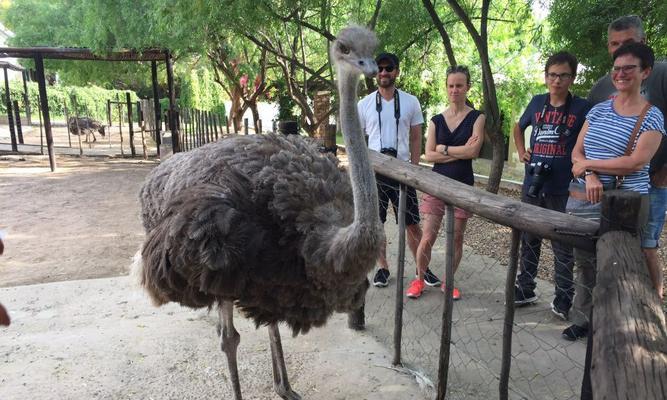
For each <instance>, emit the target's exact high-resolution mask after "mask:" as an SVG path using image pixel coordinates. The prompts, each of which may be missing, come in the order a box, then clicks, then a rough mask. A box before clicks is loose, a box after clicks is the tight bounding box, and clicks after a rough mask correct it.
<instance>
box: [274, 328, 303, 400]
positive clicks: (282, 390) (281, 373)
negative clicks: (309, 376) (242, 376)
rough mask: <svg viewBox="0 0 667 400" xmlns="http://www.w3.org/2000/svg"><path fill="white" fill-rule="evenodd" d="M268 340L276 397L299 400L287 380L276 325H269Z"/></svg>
mask: <svg viewBox="0 0 667 400" xmlns="http://www.w3.org/2000/svg"><path fill="white" fill-rule="evenodd" d="M269 338H270V341H271V365H272V367H273V389H274V390H275V391H276V393H277V394H278V396H280V397H281V398H283V399H285V400H301V396H299V394H298V393H296V392H295V391H293V390H292V388H291V387H290V384H289V380H288V379H287V368H285V358H284V356H283V345H282V342H281V341H280V331H279V330H278V324H276V323H273V324H271V325H269Z"/></svg>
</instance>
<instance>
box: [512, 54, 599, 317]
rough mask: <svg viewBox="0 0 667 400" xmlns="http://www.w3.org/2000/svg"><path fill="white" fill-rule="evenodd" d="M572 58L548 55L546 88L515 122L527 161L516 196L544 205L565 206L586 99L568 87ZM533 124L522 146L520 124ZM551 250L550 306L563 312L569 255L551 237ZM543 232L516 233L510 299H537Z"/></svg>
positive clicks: (569, 288) (569, 282)
mask: <svg viewBox="0 0 667 400" xmlns="http://www.w3.org/2000/svg"><path fill="white" fill-rule="evenodd" d="M577 65H578V62H577V59H576V58H575V57H574V56H573V55H572V54H570V53H567V52H564V51H562V52H558V53H556V54H553V55H552V56H551V57H549V58H548V59H547V62H546V66H545V68H544V83H545V84H546V86H547V89H548V90H549V92H548V93H545V94H540V95H537V96H534V97H533V98H532V100H531V101H530V103H529V104H528V107H526V110H525V111H524V113H523V115H522V116H521V118H520V119H519V122H518V123H517V124H516V125H515V126H514V132H513V133H514V141H515V143H516V149H517V152H518V154H519V158H520V159H521V161H522V162H524V163H525V164H526V172H525V176H524V181H523V190H522V195H521V200H522V201H523V202H524V203H529V204H533V205H536V206H538V207H542V208H546V209H549V210H554V211H559V212H565V205H566V204H567V198H568V193H569V184H570V181H571V180H572V160H571V158H572V149H574V145H575V144H576V142H577V137H578V135H579V131H580V130H581V127H582V126H583V124H584V120H585V116H586V113H587V112H588V110H589V109H590V108H591V106H590V104H589V103H588V102H587V101H586V100H584V99H582V98H579V97H577V96H573V95H572V94H571V93H570V91H569V90H570V86H571V85H572V83H573V82H574V79H575V77H576V74H577ZM528 126H532V131H531V134H530V146H529V147H528V148H526V146H525V141H524V133H523V132H524V130H526V128H528ZM551 245H552V248H553V252H554V258H555V262H554V278H555V279H554V281H555V297H554V300H553V301H552V303H551V310H552V311H553V313H554V314H556V315H557V316H559V317H560V318H562V319H567V318H568V313H569V311H570V308H571V307H572V298H573V296H574V286H573V267H574V255H573V252H572V248H571V247H570V246H568V245H564V244H562V243H559V242H556V241H552V242H551ZM541 246H542V238H540V237H538V236H535V235H533V234H530V233H527V232H524V233H523V234H522V235H521V262H520V265H519V266H520V272H519V275H518V276H517V280H516V286H515V295H514V298H515V305H517V306H523V305H527V304H531V303H534V302H536V301H537V295H536V294H535V288H536V286H537V284H536V282H535V277H536V276H537V266H538V262H539V259H540V250H541Z"/></svg>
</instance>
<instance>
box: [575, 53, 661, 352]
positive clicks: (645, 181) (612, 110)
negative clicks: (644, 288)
mask: <svg viewBox="0 0 667 400" xmlns="http://www.w3.org/2000/svg"><path fill="white" fill-rule="evenodd" d="M613 58H614V67H613V68H612V73H611V78H612V82H613V84H614V86H615V87H616V90H617V91H618V94H617V95H616V97H615V98H613V99H610V100H607V101H604V102H602V103H599V104H597V105H596V106H595V107H593V108H592V109H591V110H590V111H589V112H588V115H587V116H586V122H585V123H584V126H583V128H582V129H581V133H580V134H579V138H578V139H577V144H576V145H575V146H574V150H573V151H572V164H573V166H572V174H573V175H574V176H575V177H579V181H580V182H583V183H584V184H585V191H583V192H581V193H579V194H578V192H577V191H573V190H571V191H570V198H569V200H568V206H567V208H568V209H579V208H580V207H581V206H582V203H584V204H583V205H585V204H589V205H596V204H598V203H599V202H600V200H601V198H602V191H603V189H604V188H605V187H610V186H612V185H613V184H614V181H615V179H616V176H623V177H624V178H623V181H622V184H621V186H620V188H621V189H625V190H632V191H635V192H638V193H640V194H642V197H643V199H642V209H645V208H647V205H648V204H647V203H648V201H647V200H648V196H646V195H647V194H648V188H649V176H648V170H649V161H650V160H651V157H653V154H654V153H655V152H656V150H657V149H658V147H659V145H660V141H661V140H662V136H663V135H664V134H665V128H664V122H663V121H664V119H663V115H662V113H661V112H660V110H659V109H658V108H657V107H655V106H652V105H650V104H649V103H648V102H647V101H646V99H644V97H643V96H642V94H641V92H640V91H641V84H642V81H643V80H644V79H646V78H647V77H648V76H649V74H650V73H651V69H652V67H653V63H654V60H655V57H654V55H653V50H651V48H650V47H648V46H646V45H645V44H642V43H628V44H625V45H623V46H621V47H619V48H618V49H617V50H616V51H615V52H614V55H613ZM644 111H645V116H644V119H643V121H642V122H641V125H640V128H639V130H638V133H637V137H636V139H635V140H634V143H633V145H632V147H631V149H632V153H630V155H625V150H626V147H627V145H628V142H629V141H630V137H631V135H632V131H633V130H634V127H635V124H636V123H637V121H638V119H639V118H640V115H641V114H642V113H643V112H644ZM644 202H645V203H646V204H644ZM646 211H647V210H644V211H643V212H642V213H641V214H642V215H643V216H644V217H646V215H645V214H646ZM598 218H599V212H598ZM575 259H576V263H577V264H578V268H577V271H578V273H577V285H576V287H577V289H576V290H577V295H576V296H575V297H574V305H573V312H571V313H570V319H571V321H572V322H573V325H572V326H570V327H568V328H567V329H565V330H564V331H563V337H564V338H565V339H567V340H576V339H577V338H580V337H585V336H586V335H587V334H588V326H589V321H588V317H589V315H590V309H591V303H592V300H591V291H592V289H593V286H594V285H595V268H594V266H595V262H596V260H595V255H594V254H592V253H587V252H584V251H581V250H578V249H575Z"/></svg>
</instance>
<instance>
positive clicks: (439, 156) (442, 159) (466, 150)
mask: <svg viewBox="0 0 667 400" xmlns="http://www.w3.org/2000/svg"><path fill="white" fill-rule="evenodd" d="M468 90H470V72H469V71H468V68H467V67H465V66H461V65H459V66H455V67H450V68H448V69H447V98H448V99H449V106H448V107H447V108H446V109H445V111H443V112H442V113H440V114H438V115H436V116H434V117H433V118H431V121H430V122H429V124H428V138H427V140H426V154H425V158H426V160H427V161H430V162H433V163H434V165H433V171H435V172H438V173H440V174H442V175H445V176H447V177H449V178H452V179H455V180H457V181H459V182H463V183H465V184H467V185H472V184H473V173H472V159H473V158H476V157H477V155H478V154H479V150H480V148H481V147H482V142H483V140H484V123H485V117H484V115H483V114H482V113H481V112H479V111H477V110H474V109H473V108H471V107H469V106H468V105H467V104H466V100H467V94H468ZM419 211H420V213H421V214H422V217H423V226H422V231H423V233H422V239H421V241H420V242H419V247H418V248H417V274H418V275H417V277H416V278H415V279H414V280H413V281H412V282H411V283H410V286H409V287H408V290H407V292H406V295H407V296H408V297H411V298H417V297H419V296H421V294H422V292H423V290H424V285H425V282H424V272H425V271H426V269H427V267H428V264H429V262H430V260H431V249H432V248H433V244H434V243H435V240H436V238H437V237H438V231H439V230H440V224H441V223H442V217H443V216H444V213H445V204H444V202H443V201H442V200H440V199H438V198H437V197H434V196H431V195H429V194H427V193H425V194H424V197H423V198H422V202H421V204H420V207H419ZM471 216H472V214H471V213H469V212H467V211H465V210H462V209H460V208H455V210H454V218H455V219H454V271H456V269H457V268H458V265H459V262H460V261H461V256H462V254H463V233H464V232H465V229H466V222H467V221H468V218H470V217H471ZM444 285H445V284H444V282H443V283H442V286H441V288H442V289H443V290H444V287H445V286H444ZM453 297H454V299H455V300H458V299H459V298H460V297H461V293H460V291H459V290H458V289H457V288H454V293H453Z"/></svg>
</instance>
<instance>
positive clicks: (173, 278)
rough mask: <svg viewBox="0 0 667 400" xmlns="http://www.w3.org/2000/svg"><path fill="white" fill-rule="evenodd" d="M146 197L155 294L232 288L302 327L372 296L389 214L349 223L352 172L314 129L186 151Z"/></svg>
mask: <svg viewBox="0 0 667 400" xmlns="http://www.w3.org/2000/svg"><path fill="white" fill-rule="evenodd" d="M364 190H375V189H374V187H371V188H364ZM140 198H141V205H142V218H143V223H144V228H145V229H146V232H147V238H146V241H145V244H144V248H143V253H142V257H143V273H142V277H141V278H142V284H143V285H144V286H145V288H146V289H147V291H148V292H149V294H150V295H151V297H152V298H153V300H154V302H156V303H157V304H163V303H166V302H169V301H175V302H178V303H180V304H182V305H185V306H188V307H195V308H197V307H212V306H214V304H215V303H216V302H220V301H221V300H223V299H231V300H234V301H235V303H236V305H237V307H238V308H240V309H241V310H242V312H243V313H244V314H245V315H246V316H247V317H249V318H252V319H254V321H255V323H256V324H257V325H258V326H259V325H264V324H270V323H274V322H286V323H287V324H288V325H289V326H290V327H291V329H292V331H293V334H294V335H296V334H298V333H305V332H307V331H308V330H309V329H310V328H311V327H312V326H321V325H323V324H324V323H325V322H326V320H327V318H328V317H329V316H330V315H331V314H332V313H333V312H334V311H337V312H348V311H352V310H354V309H356V308H358V307H360V306H361V304H362V302H363V298H364V295H365V292H366V289H367V287H368V283H367V280H366V274H367V273H368V271H369V270H370V269H371V268H372V267H373V265H374V262H375V259H376V256H377V252H378V245H379V241H380V239H381V230H380V229H379V223H378V222H377V220H376V221H369V224H366V223H362V224H360V225H361V228H358V229H357V228H355V225H351V224H352V223H353V219H354V208H353V196H352V188H351V185H350V179H349V177H348V175H347V174H346V173H344V172H342V171H341V170H340V168H339V166H338V162H337V160H336V159H335V157H333V156H331V155H323V154H321V153H320V152H319V151H318V149H317V146H316V144H315V143H314V142H312V141H310V140H306V139H303V138H302V137H299V136H276V135H265V136H260V135H253V136H235V137H230V138H227V139H224V140H222V141H219V142H217V143H212V144H209V145H206V146H203V147H201V148H199V149H195V150H193V151H191V152H188V153H179V154H176V155H174V156H173V157H171V158H170V159H168V160H167V161H165V162H163V163H162V164H161V165H160V166H158V167H157V168H155V169H154V171H153V172H152V173H151V174H150V175H149V177H148V178H147V181H146V183H145V185H144V187H143V188H142V190H141V194H140ZM376 204H377V201H376ZM375 207H377V205H375ZM375 210H376V215H377V208H375Z"/></svg>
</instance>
